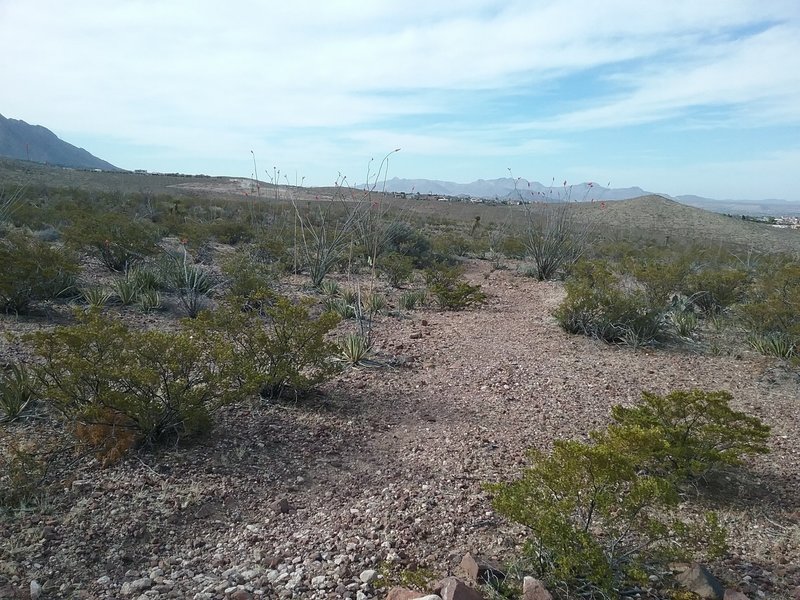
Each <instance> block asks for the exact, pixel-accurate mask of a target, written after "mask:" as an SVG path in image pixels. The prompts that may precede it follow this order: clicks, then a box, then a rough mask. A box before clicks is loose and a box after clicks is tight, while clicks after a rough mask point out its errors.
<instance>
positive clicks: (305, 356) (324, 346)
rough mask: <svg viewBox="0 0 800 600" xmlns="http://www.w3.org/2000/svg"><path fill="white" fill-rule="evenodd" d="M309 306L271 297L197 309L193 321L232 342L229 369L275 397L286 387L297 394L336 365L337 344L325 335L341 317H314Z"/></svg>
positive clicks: (328, 374)
mask: <svg viewBox="0 0 800 600" xmlns="http://www.w3.org/2000/svg"><path fill="white" fill-rule="evenodd" d="M310 308H311V302H310V301H307V302H300V303H298V304H295V303H293V302H292V301H291V300H289V299H288V298H283V297H273V298H272V299H271V301H270V302H269V303H264V304H262V306H261V307H260V309H259V310H251V311H241V310H237V309H236V308H235V307H233V306H230V307H223V308H220V309H218V310H215V311H214V312H213V313H209V312H204V313H201V314H200V316H199V317H198V318H197V319H196V320H195V322H194V324H193V325H192V326H193V328H194V329H196V330H198V331H208V332H214V334H213V335H214V336H215V338H216V339H218V340H219V342H218V343H220V344H223V343H224V344H230V345H231V347H232V348H233V358H232V361H233V362H232V363H231V368H233V369H234V371H235V372H237V373H239V374H240V376H241V377H242V378H243V379H244V380H246V381H248V382H249V383H250V385H251V386H253V387H255V388H256V389H258V390H260V393H261V395H262V397H264V398H278V397H280V396H282V395H283V394H284V393H286V392H287V391H291V392H292V393H294V394H295V395H300V394H303V393H305V392H308V391H310V390H311V389H313V388H314V387H316V386H317V385H319V384H321V383H323V382H324V381H327V380H328V379H330V378H331V377H332V376H333V375H334V374H335V373H336V372H337V371H338V369H339V366H338V364H337V361H336V360H335V358H336V357H337V356H338V354H339V349H338V348H337V346H336V344H334V343H332V342H329V341H328V340H327V339H326V337H327V335H328V334H329V333H330V332H331V330H332V329H333V328H334V327H336V325H337V324H338V323H339V317H338V316H337V315H335V314H333V313H331V312H324V313H322V314H321V315H319V316H316V317H315V316H312V315H311V313H310Z"/></svg>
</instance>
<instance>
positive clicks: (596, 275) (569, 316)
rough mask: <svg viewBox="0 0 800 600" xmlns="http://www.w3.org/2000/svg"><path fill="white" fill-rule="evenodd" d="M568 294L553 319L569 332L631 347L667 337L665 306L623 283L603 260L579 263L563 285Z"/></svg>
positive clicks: (623, 279)
mask: <svg viewBox="0 0 800 600" xmlns="http://www.w3.org/2000/svg"><path fill="white" fill-rule="evenodd" d="M565 288H566V291H567V295H566V298H565V299H564V301H563V302H562V303H561V305H560V306H559V307H558V309H557V310H556V312H555V313H554V314H555V317H556V319H557V321H558V323H559V325H561V327H562V328H563V329H564V330H565V331H567V332H568V333H578V334H582V335H587V336H590V337H595V338H598V339H601V340H604V341H606V342H609V343H623V344H629V345H633V346H639V345H644V344H652V343H654V342H657V341H660V340H662V339H664V338H665V337H666V335H667V329H668V321H667V319H666V314H667V306H666V304H654V303H651V300H650V298H649V296H648V294H647V293H646V292H645V291H644V290H643V289H641V288H640V287H638V286H637V285H636V282H631V281H626V279H625V278H624V277H623V276H622V275H619V274H617V273H616V272H615V271H614V270H613V269H612V267H611V265H610V264H609V263H607V262H605V261H599V260H596V261H583V262H581V263H578V264H577V265H576V266H575V268H574V270H573V275H572V277H571V278H570V279H568V280H567V283H566V285H565Z"/></svg>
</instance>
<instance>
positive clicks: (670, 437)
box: [609, 390, 770, 481]
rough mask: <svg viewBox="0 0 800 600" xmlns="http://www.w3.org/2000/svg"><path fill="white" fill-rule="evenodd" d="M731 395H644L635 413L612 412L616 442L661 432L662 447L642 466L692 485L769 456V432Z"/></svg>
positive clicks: (630, 410)
mask: <svg viewBox="0 0 800 600" xmlns="http://www.w3.org/2000/svg"><path fill="white" fill-rule="evenodd" d="M731 400H732V396H731V394H730V393H728V392H704V391H702V390H692V391H676V392H672V393H670V394H668V395H667V396H659V395H657V394H651V393H648V392H644V393H643V394H642V402H641V404H639V405H638V406H635V407H633V408H625V407H622V406H615V407H613V408H612V409H611V414H612V416H613V417H614V421H615V422H616V424H615V425H613V426H611V427H610V428H609V431H610V432H611V434H612V435H613V436H617V437H626V436H628V435H631V432H632V431H634V430H648V431H655V432H657V434H658V436H659V437H660V438H661V441H662V445H661V446H660V447H658V448H657V449H656V450H654V451H653V453H652V456H651V457H649V460H650V463H649V464H647V465H640V467H643V468H647V469H648V471H649V472H651V473H655V474H657V475H658V476H660V477H664V478H669V479H676V478H677V479H678V480H679V481H693V480H696V479H699V478H701V477H703V476H705V475H706V474H707V473H709V472H712V471H715V470H719V469H721V468H724V467H729V466H736V465H739V464H741V462H742V457H744V456H747V455H752V454H766V453H767V452H768V451H769V449H768V448H767V445H766V441H767V439H768V438H769V431H770V430H769V427H768V426H767V425H764V424H763V423H762V422H761V421H760V420H759V419H758V418H756V417H751V416H748V415H746V414H745V413H742V412H737V411H735V410H733V409H732V408H731V407H730V401H731Z"/></svg>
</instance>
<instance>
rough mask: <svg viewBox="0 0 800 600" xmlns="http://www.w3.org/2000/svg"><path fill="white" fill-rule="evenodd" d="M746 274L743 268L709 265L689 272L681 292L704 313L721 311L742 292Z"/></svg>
mask: <svg viewBox="0 0 800 600" xmlns="http://www.w3.org/2000/svg"><path fill="white" fill-rule="evenodd" d="M747 280H748V274H747V271H745V270H743V269H734V268H731V267H726V266H716V265H710V266H706V267H702V268H700V269H698V270H695V271H694V272H692V273H689V274H688V275H687V276H686V278H685V280H684V283H683V290H682V291H683V293H684V294H686V295H687V296H688V297H690V298H691V299H692V302H694V304H695V306H697V308H698V309H700V310H701V311H702V312H703V313H704V314H706V315H712V314H715V313H719V312H721V311H722V310H723V309H725V308H728V307H729V306H731V305H733V304H734V303H736V302H737V301H738V300H739V299H740V298H741V297H742V295H743V294H744V290H745V286H746V284H747Z"/></svg>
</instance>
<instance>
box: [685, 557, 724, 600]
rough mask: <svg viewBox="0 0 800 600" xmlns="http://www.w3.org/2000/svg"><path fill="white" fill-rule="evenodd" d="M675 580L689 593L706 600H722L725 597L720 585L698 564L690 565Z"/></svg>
mask: <svg viewBox="0 0 800 600" xmlns="http://www.w3.org/2000/svg"><path fill="white" fill-rule="evenodd" d="M675 579H676V580H677V581H678V583H680V584H681V585H682V586H683V587H685V588H686V589H687V590H689V591H690V592H692V593H694V594H697V595H698V596H700V597H701V598H706V599H707V600H722V599H723V597H724V595H725V590H724V589H723V587H722V584H721V583H720V582H719V581H717V579H716V578H715V577H714V576H713V575H712V574H711V573H710V572H709V571H708V569H706V568H705V567H704V566H703V565H701V564H699V563H692V564H691V565H689V568H688V569H686V570H685V571H683V572H682V573H678V575H676V577H675Z"/></svg>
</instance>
